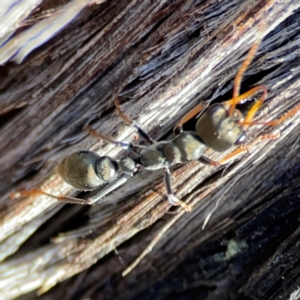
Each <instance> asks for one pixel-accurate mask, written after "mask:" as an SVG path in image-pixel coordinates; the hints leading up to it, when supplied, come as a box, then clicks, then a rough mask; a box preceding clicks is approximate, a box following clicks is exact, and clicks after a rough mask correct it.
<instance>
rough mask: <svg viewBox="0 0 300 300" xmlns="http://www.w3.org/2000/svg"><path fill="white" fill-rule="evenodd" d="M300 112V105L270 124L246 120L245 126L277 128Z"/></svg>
mask: <svg viewBox="0 0 300 300" xmlns="http://www.w3.org/2000/svg"><path fill="white" fill-rule="evenodd" d="M299 110H300V104H297V105H296V106H295V107H294V108H292V109H291V110H290V111H288V112H287V113H286V114H284V115H283V116H281V117H280V118H278V119H276V120H272V121H268V122H256V121H251V120H250V121H247V120H246V119H245V122H243V123H242V124H243V125H266V126H276V125H279V124H280V123H282V122H284V121H285V120H286V119H288V118H290V117H292V116H293V115H294V114H296V113H297V112H298V111H299Z"/></svg>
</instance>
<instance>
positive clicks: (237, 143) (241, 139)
mask: <svg viewBox="0 0 300 300" xmlns="http://www.w3.org/2000/svg"><path fill="white" fill-rule="evenodd" d="M246 137H247V136H246V132H245V131H243V132H242V133H241V134H240V136H239V137H238V139H237V140H236V142H235V143H234V144H235V145H240V144H243V143H244V142H245V140H246Z"/></svg>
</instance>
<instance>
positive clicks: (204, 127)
mask: <svg viewBox="0 0 300 300" xmlns="http://www.w3.org/2000/svg"><path fill="white" fill-rule="evenodd" d="M242 121H243V116H242V114H241V112H240V111H239V110H237V109H235V110H234V111H233V114H232V115H231V116H230V115H228V109H227V108H226V107H225V106H224V105H223V104H214V105H212V106H210V107H209V108H208V109H207V110H206V111H205V112H204V113H203V114H202V116H201V117H200V118H199V120H198V122H197V124H196V131H197V133H198V134H199V136H200V137H201V139H202V140H203V141H204V143H205V144H206V145H207V146H208V147H210V148H212V149H214V150H215V151H218V152H223V151H226V150H228V149H230V148H231V147H232V146H233V145H235V144H236V142H237V141H239V140H240V138H241V136H242V135H243V134H244V130H243V126H242V125H241V124H240V122H242Z"/></svg>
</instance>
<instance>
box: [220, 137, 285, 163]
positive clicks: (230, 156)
mask: <svg viewBox="0 0 300 300" xmlns="http://www.w3.org/2000/svg"><path fill="white" fill-rule="evenodd" d="M278 137H279V135H278V134H272V133H270V134H263V135H261V136H259V137H258V138H256V139H255V140H254V141H253V142H252V143H251V144H250V145H247V146H246V145H241V146H239V147H238V148H237V149H235V150H234V151H232V152H230V153H229V154H227V155H226V156H224V157H223V158H222V159H221V160H220V161H219V163H220V164H221V165H223V164H225V163H227V162H228V161H229V160H232V159H234V158H235V157H236V156H238V155H239V154H242V153H246V152H248V151H249V149H251V148H252V147H253V146H254V145H256V144H258V143H259V142H261V141H265V140H276V139H278Z"/></svg>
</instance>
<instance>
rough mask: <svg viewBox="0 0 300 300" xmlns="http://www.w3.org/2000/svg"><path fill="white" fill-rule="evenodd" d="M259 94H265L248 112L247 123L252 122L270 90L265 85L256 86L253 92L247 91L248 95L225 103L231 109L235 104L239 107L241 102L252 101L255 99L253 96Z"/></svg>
mask: <svg viewBox="0 0 300 300" xmlns="http://www.w3.org/2000/svg"><path fill="white" fill-rule="evenodd" d="M257 93H263V94H262V96H261V97H260V98H259V99H258V100H257V101H256V102H255V104H254V105H253V106H252V107H251V109H250V110H249V111H248V113H247V115H246V118H245V121H246V120H247V122H251V120H252V119H253V118H254V116H255V114H256V112H257V111H258V109H259V108H260V107H261V106H262V104H263V103H264V100H265V98H266V97H267V93H268V90H267V88H266V87H265V86H264V85H258V86H255V87H254V88H252V89H251V90H249V91H247V92H246V93H244V94H242V95H240V96H238V97H237V98H235V99H233V98H232V99H230V100H227V101H225V102H223V103H224V104H225V105H226V106H229V109H230V108H231V107H232V105H233V104H234V106H235V105H237V104H239V103H241V102H243V101H244V100H246V99H250V98H253V96H254V95H255V94H257Z"/></svg>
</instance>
